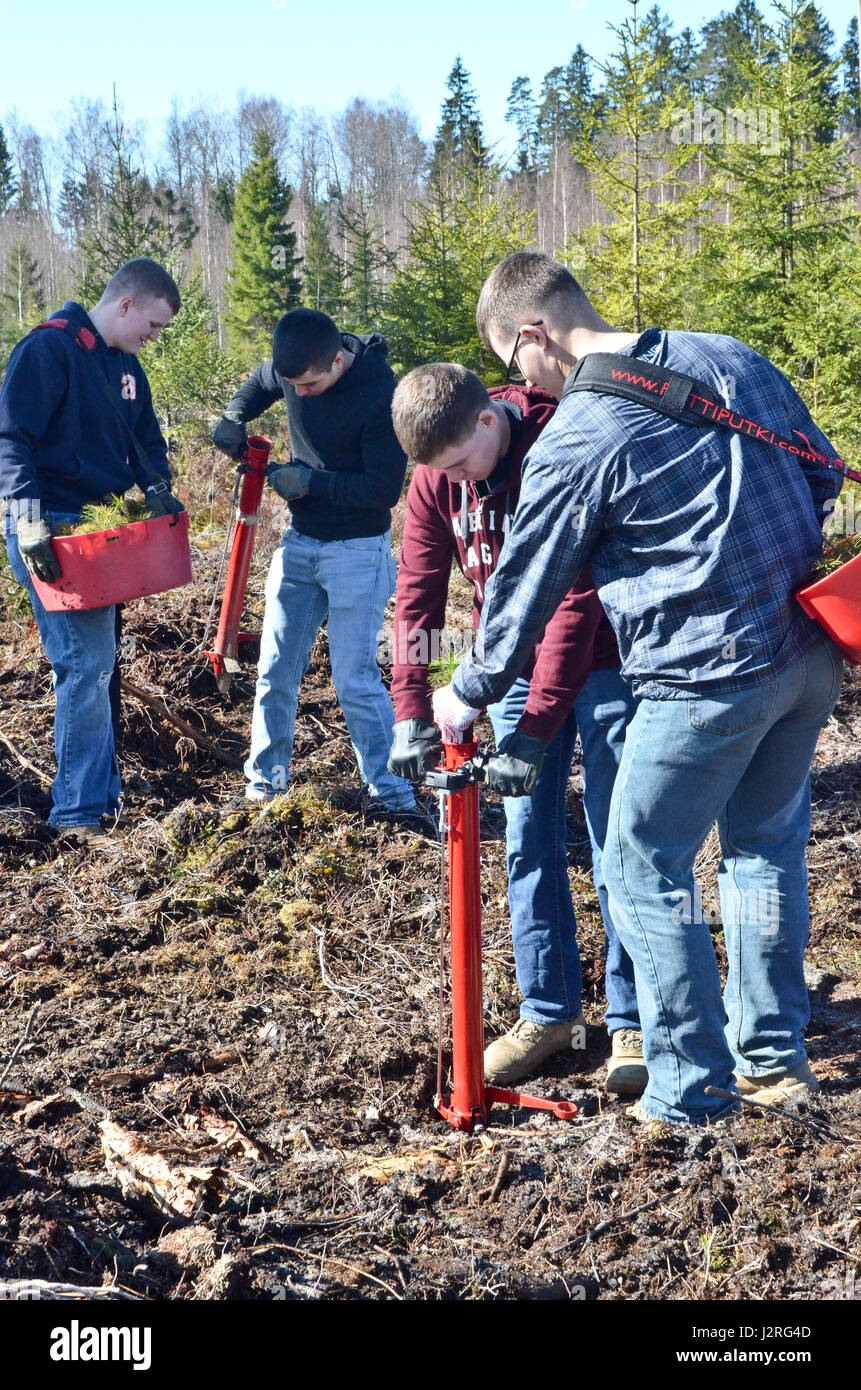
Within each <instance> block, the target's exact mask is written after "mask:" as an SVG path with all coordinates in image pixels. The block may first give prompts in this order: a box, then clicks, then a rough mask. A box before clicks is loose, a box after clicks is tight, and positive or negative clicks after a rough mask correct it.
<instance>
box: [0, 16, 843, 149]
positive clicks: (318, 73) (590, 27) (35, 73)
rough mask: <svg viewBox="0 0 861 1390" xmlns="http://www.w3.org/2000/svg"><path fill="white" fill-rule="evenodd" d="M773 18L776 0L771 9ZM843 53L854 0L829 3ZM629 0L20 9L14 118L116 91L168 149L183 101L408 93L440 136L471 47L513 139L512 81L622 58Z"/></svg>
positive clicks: (482, 91) (506, 140)
mask: <svg viewBox="0 0 861 1390" xmlns="http://www.w3.org/2000/svg"><path fill="white" fill-rule="evenodd" d="M734 2H735V0H699V3H698V4H695V5H691V4H690V3H685V0H667V3H665V4H662V5H661V9H662V10H663V12H664V13H665V14H667V15H668V16H669V18H670V19H671V21H672V22H673V25H674V28H675V29H676V31H678V30H680V29H682V28H684V27H685V25H686V24H690V25H691V27H692V28H694V29H696V30H697V31H698V30H699V26H700V25H701V24H702V23H703V22H704V21H705V20H707V19H710V18H713V17H714V16H715V15H718V14H720V13H721V12H722V11H724V10H729V9H732V8H733V7H734ZM650 3H651V0H643V3H642V7H641V13H645V11H646V9H647V8H648V7H649V5H650ZM760 8H761V9H763V10H764V12H765V14H766V17H768V15H769V14H770V13H771V5H770V0H760ZM819 8H820V10H821V11H822V12H823V13H824V14H825V17H826V18H827V20H828V22H829V23H830V25H831V27H832V29H833V30H834V32H835V36H836V39H837V40H838V42H839V43H840V44H841V45H842V43H843V41H844V39H845V37H846V29H847V26H848V24H849V21H850V19H851V17H852V15H853V14H854V13H855V0H821V3H820V5H819ZM629 13H630V7H629V5H628V4H627V3H626V0H540V3H538V4H536V3H531V4H530V3H525V4H514V3H508V0H422V2H421V3H415V0H413V3H410V0H317V3H315V2H314V0H231V2H230V3H228V0H205V3H204V0H131V3H123V0H41V3H38V4H35V5H32V6H31V5H28V4H23V3H20V0H19V3H17V4H15V5H14V6H12V5H9V6H7V7H6V13H5V15H4V20H3V44H2V52H3V58H4V63H3V77H2V86H0V119H1V118H2V116H3V115H4V114H5V115H8V113H9V112H10V111H11V110H12V109H13V108H15V109H16V110H17V114H18V116H19V118H20V119H22V120H24V121H26V122H29V123H30V124H32V125H33V126H35V127H36V128H37V129H38V130H40V131H42V132H44V133H46V134H47V133H49V132H50V131H51V129H52V127H53V120H52V116H53V115H54V114H55V113H58V112H62V110H63V108H64V107H65V106H67V104H68V102H69V100H70V99H71V98H73V97H76V96H81V95H87V96H89V97H97V96H101V97H102V98H103V99H105V100H106V101H109V100H110V95H111V84H112V83H113V82H116V84H117V91H118V94H119V97H120V101H121V104H122V107H123V110H124V112H125V114H126V116H128V117H134V118H136V119H137V120H138V121H146V129H147V134H148V144H149V145H150V147H151V149H155V148H157V146H158V143H159V137H160V130H161V124H160V123H161V121H162V120H163V119H164V117H165V116H166V115H167V112H168V110H169V107H170V103H171V99H172V98H173V97H177V98H179V99H180V102H181V104H183V105H192V104H193V103H194V101H195V100H196V99H197V98H198V97H200V96H208V97H212V98H214V99H215V100H216V101H217V102H219V103H222V104H224V105H225V106H228V107H229V106H232V105H233V103H234V101H235V98H236V95H237V93H238V92H239V90H240V89H244V90H245V91H246V93H248V94H253V95H260V96H276V97H279V98H280V99H281V100H282V101H284V102H286V103H288V104H290V105H293V106H295V107H301V106H305V105H308V106H316V107H317V108H318V109H319V110H321V111H337V110H339V109H342V108H343V107H344V106H345V105H346V104H347V102H348V101H349V99H350V98H351V97H353V96H364V97H367V98H369V99H371V100H384V99H386V98H388V97H390V96H392V95H393V94H396V93H397V94H398V95H400V96H401V97H402V98H404V99H405V100H406V102H407V103H408V104H409V105H410V106H411V107H412V109H413V111H414V112H415V114H416V116H417V118H418V120H419V122H420V124H421V127H422V131H423V133H424V134H425V135H426V136H429V135H431V134H432V133H433V130H434V128H435V126H436V122H437V119H438V116H439V109H440V104H441V102H442V100H443V98H444V96H445V79H446V76H447V75H448V73H449V71H450V69H451V66H452V63H453V62H454V59H455V57H456V55H457V54H458V53H460V55H461V56H462V58H463V61H464V63H465V64H466V66H467V68H468V69H469V71H470V73H471V76H472V80H473V84H474V86H475V88H476V90H477V91H478V94H479V98H480V104H481V109H482V114H483V116H484V120H485V127H486V131H487V134H488V135H489V137H490V138H491V140H501V141H502V142H503V145H502V147H501V151H500V152H502V150H503V149H505V148H507V146H508V145H509V144H510V143H512V136H511V133H510V131H509V128H508V127H506V125H505V123H504V114H505V102H506V98H507V96H508V91H509V88H510V86H511V82H512V79H513V78H514V77H517V76H519V75H520V74H521V73H523V74H526V75H528V76H529V77H530V78H531V79H532V82H533V85H534V86H537V85H538V84H539V83H540V81H541V78H542V77H543V75H544V73H545V72H546V71H547V70H548V69H549V68H551V67H553V66H555V65H556V64H559V63H564V62H566V61H567V59H568V57H569V55H570V53H571V51H572V50H573V49H574V48H575V47H576V45H577V44H578V43H582V44H583V47H584V48H585V49H586V50H587V52H589V53H590V54H592V55H593V56H594V57H597V58H599V59H601V58H604V57H606V56H607V54H608V53H609V52H611V51H612V47H613V35H612V34H611V33H610V31H609V30H608V27H607V25H608V23H610V24H617V25H618V24H620V23H622V22H623V21H624V19H625V18H626V17H627V15H628V14H629Z"/></svg>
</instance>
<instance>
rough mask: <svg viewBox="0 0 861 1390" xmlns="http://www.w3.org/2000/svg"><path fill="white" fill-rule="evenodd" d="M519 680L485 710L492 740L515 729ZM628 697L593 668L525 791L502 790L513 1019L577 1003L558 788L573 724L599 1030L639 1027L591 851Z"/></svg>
mask: <svg viewBox="0 0 861 1390" xmlns="http://www.w3.org/2000/svg"><path fill="white" fill-rule="evenodd" d="M528 693H529V682H528V681H526V680H523V679H521V680H518V681H515V683H514V685H513V686H512V687H511V689H510V690H509V691H508V692H507V694H506V695H505V696H504V698H503V699H502V700H500V701H499V703H498V704H495V705H491V706H490V707H489V709H488V711H487V713H488V715H489V716H490V720H491V723H492V724H493V732H494V734H495V735H496V742H497V745H498V744H499V741H500V739H502V738H504V737H505V735H506V734H508V733H511V732H512V730H513V729H514V728H516V726H517V723H518V720H519V719H520V716H521V715H522V713H523V710H524V708H525V706H526V697H527V695H528ZM635 708H636V700H635V699H634V696H633V693H632V691H631V687H630V685H628V683H627V681H624V680H623V679H622V677H621V676H620V675H619V672H618V670H610V671H593V673H592V675H591V676H590V677H589V679H588V680H587V682H586V684H585V685H584V687H583V689H582V691H581V692H580V694H579V695H578V697H577V699H576V701H575V703H574V708H573V709H572V711H571V713H570V714H569V716H568V718H567V719H566V720H565V723H564V724H563V725H562V727H561V729H560V730H559V732H558V733H557V735H556V737H555V738H554V739H553V742H552V743H551V744H550V746H549V747H548V749H547V753H546V754H545V757H544V762H543V764H542V767H541V776H540V777H539V778H538V781H537V783H536V785H535V791H534V792H533V794H532V796H507V797H505V798H504V799H503V805H504V807H505V843H506V854H507V860H508V906H509V912H510V914H511V935H512V941H513V945H514V962H515V967H516V971H517V984H518V988H519V989H520V993H521V994H522V995H523V1003H522V1005H521V1007H520V1017H521V1018H526V1019H529V1020H530V1021H531V1022H533V1023H564V1022H566V1021H567V1020H568V1019H571V1018H576V1016H577V1014H579V1012H580V1009H581V1006H582V998H581V993H582V986H583V977H582V972H581V968H580V953H579V951H578V949H577V936H576V933H577V921H576V918H575V915H574V904H573V902H572V900H571V886H570V884H569V881H568V847H567V827H566V819H565V793H566V789H567V786H568V777H569V774H570V771H571V759H572V757H573V754H574V741H575V739H576V737H577V734H578V732H579V734H580V745H581V749H582V753H583V781H584V790H583V809H584V811H585V813H586V826H587V829H588V831H589V839H590V841H591V844H592V865H593V875H594V879H595V888H596V891H597V893H598V901H599V903H600V906H601V914H602V916H603V918H604V927H605V930H606V933H607V964H606V969H605V980H606V991H607V1013H606V1022H607V1029H608V1031H609V1032H611V1033H613V1032H615V1031H616V1029H618V1028H639V1026H640V1016H639V1012H638V1009H637V994H636V990H635V987H634V966H633V962H632V961H631V958H630V956H629V955H628V953H627V951H626V950H625V948H624V947H623V946H622V944H621V942H620V940H619V937H618V933H617V932H616V928H615V926H614V924H613V919H612V917H611V915H610V911H609V907H608V904H607V890H606V887H605V885H604V874H603V870H602V865H601V851H602V847H603V844H604V836H605V834H606V830H607V816H608V814H609V810H610V798H611V795H612V792H613V783H614V782H615V780H616V771H617V769H618V766H619V763H620V761H621V758H622V749H623V747H624V744H625V729H626V727H627V725H628V723H629V721H630V719H631V718H632V716H633V714H634V710H635Z"/></svg>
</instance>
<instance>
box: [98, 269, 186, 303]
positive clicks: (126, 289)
mask: <svg viewBox="0 0 861 1390" xmlns="http://www.w3.org/2000/svg"><path fill="white" fill-rule="evenodd" d="M126 294H127V295H130V296H131V297H132V299H166V300H167V302H168V304H169V305H170V307H171V309H172V310H173V312H174V313H175V314H178V313H179V303H180V298H179V287H178V285H177V283H176V281H175V280H174V278H173V276H172V275H169V274H168V272H167V271H166V270H165V268H164V266H163V265H159V263H158V261H153V260H150V258H149V256H135V258H134V260H132V261H126V263H125V265H121V266H120V268H119V270H118V271H116V273H115V274H114V275H112V276H111V278H110V280H109V281H108V283H107V284H106V285H105V288H104V290H103V292H102V299H107V300H114V299H122V297H123V296H124V295H126Z"/></svg>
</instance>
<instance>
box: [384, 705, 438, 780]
mask: <svg viewBox="0 0 861 1390" xmlns="http://www.w3.org/2000/svg"><path fill="white" fill-rule="evenodd" d="M441 757H442V739H441V738H440V732H439V729H438V728H437V727H436V725H435V724H429V723H428V721H427V720H426V719H399V720H398V722H397V723H396V724H395V728H394V738H393V739H392V751H391V752H390V753H389V761H388V763H387V764H386V766H387V767H388V769H389V772H393V773H394V774H395V776H396V777H405V778H406V779H407V781H408V782H421V781H422V780H423V779H424V775H425V772H426V771H427V769H428V768H429V767H433V766H434V764H435V763H438V762H439V760H440V758H441Z"/></svg>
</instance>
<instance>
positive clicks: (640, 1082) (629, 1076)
mask: <svg viewBox="0 0 861 1390" xmlns="http://www.w3.org/2000/svg"><path fill="white" fill-rule="evenodd" d="M648 1079H649V1073H648V1071H647V1070H646V1063H645V1061H644V1060H643V1034H642V1033H641V1032H640V1029H639V1028H617V1029H616V1032H615V1033H614V1034H613V1055H612V1056H611V1058H610V1060H609V1062H608V1063H607V1080H606V1082H605V1083H604V1084H605V1086H606V1088H607V1090H608V1091H609V1092H610V1094H611V1095H614V1096H641V1095H642V1094H643V1092H644V1091H645V1089H646V1082H647V1081H648Z"/></svg>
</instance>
